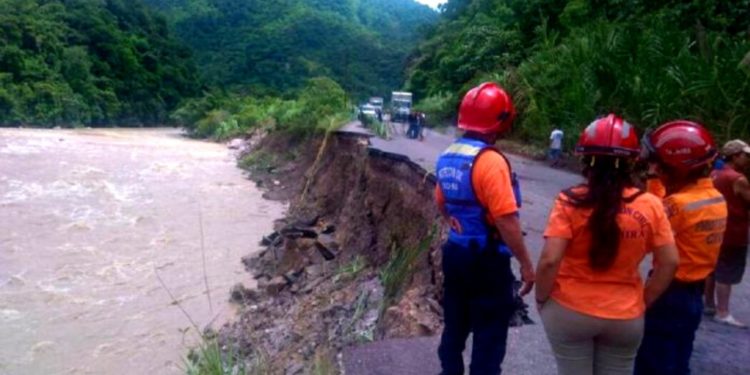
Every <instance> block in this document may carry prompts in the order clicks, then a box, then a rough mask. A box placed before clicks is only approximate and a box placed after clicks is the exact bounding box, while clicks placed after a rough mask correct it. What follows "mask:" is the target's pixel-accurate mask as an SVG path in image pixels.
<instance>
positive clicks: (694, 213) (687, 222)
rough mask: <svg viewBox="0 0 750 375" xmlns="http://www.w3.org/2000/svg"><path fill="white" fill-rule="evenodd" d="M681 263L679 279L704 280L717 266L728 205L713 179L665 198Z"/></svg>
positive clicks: (705, 180)
mask: <svg viewBox="0 0 750 375" xmlns="http://www.w3.org/2000/svg"><path fill="white" fill-rule="evenodd" d="M664 207H665V208H666V210H667V217H668V218H669V222H670V223H671V224H672V231H674V238H675V243H676V244H677V250H678V251H679V253H680V264H679V266H678V267H677V274H676V275H675V278H676V279H677V280H680V281H685V282H691V281H700V280H703V279H705V278H706V277H708V275H709V274H711V272H713V270H714V267H715V266H716V261H717V260H718V257H719V248H720V247H721V241H722V239H723V238H724V229H725V228H726V225H727V204H726V202H725V201H724V197H723V196H722V195H721V193H720V192H719V191H718V190H716V189H715V188H714V185H713V182H712V181H711V179H710V178H702V179H700V180H698V181H697V182H696V183H694V184H691V185H689V186H687V187H685V188H683V189H682V190H680V191H678V192H676V193H674V194H671V195H669V196H668V197H666V198H664Z"/></svg>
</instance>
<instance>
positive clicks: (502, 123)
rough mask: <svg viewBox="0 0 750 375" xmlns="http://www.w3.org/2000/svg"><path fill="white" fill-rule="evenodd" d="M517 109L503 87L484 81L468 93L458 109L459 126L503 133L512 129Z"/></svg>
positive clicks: (468, 129)
mask: <svg viewBox="0 0 750 375" xmlns="http://www.w3.org/2000/svg"><path fill="white" fill-rule="evenodd" d="M515 117H516V109H515V108H514V107H513V101H512V100H511V99H510V95H508V93H507V92H505V90H503V88H502V87H500V86H498V85H497V84H495V83H492V82H486V83H483V84H481V85H479V86H477V87H475V88H473V89H471V90H469V92H467V93H466V95H465V96H464V99H463V100H462V101H461V107H460V108H459V110H458V127H459V128H460V129H464V130H467V131H474V132H477V133H482V134H490V133H502V132H504V131H506V130H508V129H510V125H511V124H512V123H513V119H514V118H515Z"/></svg>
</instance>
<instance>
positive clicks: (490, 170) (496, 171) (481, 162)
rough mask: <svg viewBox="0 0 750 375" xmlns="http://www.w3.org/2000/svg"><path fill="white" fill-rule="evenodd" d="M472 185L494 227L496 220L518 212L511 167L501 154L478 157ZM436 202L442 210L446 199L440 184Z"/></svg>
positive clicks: (472, 173)
mask: <svg viewBox="0 0 750 375" xmlns="http://www.w3.org/2000/svg"><path fill="white" fill-rule="evenodd" d="M471 184H472V185H473V186H474V194H476V196H477V199H478V200H479V203H480V204H481V205H482V206H483V207H485V208H487V212H488V214H487V220H489V222H490V223H492V224H493V225H494V219H496V218H498V217H501V216H505V215H508V214H512V213H515V212H517V211H518V207H516V198H515V196H514V195H513V186H512V184H511V182H510V166H509V165H508V162H507V161H505V158H503V156H502V155H500V154H499V153H497V152H494V151H485V152H482V153H481V154H479V156H477V158H476V160H475V161H474V165H473V167H472V170H471ZM435 201H436V202H437V204H438V207H440V208H441V209H442V208H443V206H444V204H445V197H444V196H443V191H442V190H441V189H440V184H437V186H435Z"/></svg>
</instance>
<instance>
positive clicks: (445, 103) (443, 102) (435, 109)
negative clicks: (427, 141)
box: [414, 92, 458, 124]
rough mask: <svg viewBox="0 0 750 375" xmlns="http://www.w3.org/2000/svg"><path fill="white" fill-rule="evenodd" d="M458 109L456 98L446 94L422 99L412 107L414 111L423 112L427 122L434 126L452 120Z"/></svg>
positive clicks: (441, 93)
mask: <svg viewBox="0 0 750 375" xmlns="http://www.w3.org/2000/svg"><path fill="white" fill-rule="evenodd" d="M457 107H458V97H457V96H456V95H455V94H451V93H448V92H439V93H437V94H435V95H432V96H429V97H427V98H424V99H423V100H422V101H420V102H419V103H417V105H415V106H414V110H416V111H419V112H424V113H425V114H426V115H427V119H428V121H429V122H431V123H433V124H436V123H440V122H445V121H447V120H449V119H450V118H452V117H453V116H454V115H455V113H456V108H457Z"/></svg>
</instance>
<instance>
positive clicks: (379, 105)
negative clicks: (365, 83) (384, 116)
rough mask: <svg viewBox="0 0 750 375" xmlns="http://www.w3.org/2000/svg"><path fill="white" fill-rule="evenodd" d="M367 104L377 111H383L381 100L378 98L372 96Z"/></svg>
mask: <svg viewBox="0 0 750 375" xmlns="http://www.w3.org/2000/svg"><path fill="white" fill-rule="evenodd" d="M369 104H370V105H372V106H373V107H375V108H377V109H378V110H379V111H381V112H382V111H383V98H381V97H379V96H373V97H372V98H370V101H369Z"/></svg>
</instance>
